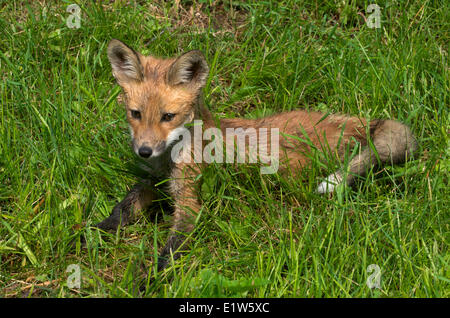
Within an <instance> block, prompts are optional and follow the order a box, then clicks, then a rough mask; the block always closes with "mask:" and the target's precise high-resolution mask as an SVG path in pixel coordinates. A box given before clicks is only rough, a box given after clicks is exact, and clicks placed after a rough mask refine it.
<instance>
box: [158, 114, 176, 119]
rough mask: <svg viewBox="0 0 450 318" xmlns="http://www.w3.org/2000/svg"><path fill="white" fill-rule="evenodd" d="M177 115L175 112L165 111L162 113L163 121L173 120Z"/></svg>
mask: <svg viewBox="0 0 450 318" xmlns="http://www.w3.org/2000/svg"><path fill="white" fill-rule="evenodd" d="M174 117H175V114H172V113H165V114H164V115H162V118H161V121H171V120H172V119H173V118H174Z"/></svg>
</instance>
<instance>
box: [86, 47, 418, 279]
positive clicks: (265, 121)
mask: <svg viewBox="0 0 450 318" xmlns="http://www.w3.org/2000/svg"><path fill="white" fill-rule="evenodd" d="M107 56H108V60H109V62H110V64H111V69H112V75H113V76H114V78H115V80H116V82H117V84H118V85H119V86H120V87H121V90H122V93H123V96H124V104H125V108H126V117H127V121H128V125H129V129H130V134H131V146H132V149H133V151H134V153H135V154H136V155H137V156H138V157H140V158H141V159H143V160H144V161H145V162H146V165H147V166H148V167H150V169H149V171H148V173H149V177H148V179H146V180H145V181H143V182H138V183H136V184H135V185H134V186H133V187H132V188H131V190H130V191H129V192H128V194H127V195H126V196H125V197H124V199H123V200H122V201H120V202H119V203H118V204H117V205H116V206H115V207H114V208H113V209H112V212H111V214H110V215H109V216H108V217H107V218H106V219H104V220H103V221H101V222H100V223H98V224H96V225H95V227H96V228H99V229H101V230H105V231H110V230H117V228H118V227H123V226H126V225H127V224H129V223H130V222H132V221H133V220H134V219H135V218H136V215H137V214H138V213H139V212H140V211H143V210H145V209H147V208H149V207H150V206H152V205H153V204H155V202H158V200H159V199H160V193H159V192H158V191H156V189H155V188H156V187H155V184H156V183H157V182H158V180H165V179H168V180H169V182H168V187H167V191H168V192H169V194H170V196H171V197H172V199H173V212H172V213H173V218H172V225H171V229H170V233H169V236H168V239H167V242H166V244H165V246H164V247H162V249H160V252H159V254H158V257H157V264H156V265H157V266H156V267H157V270H158V271H161V270H163V269H164V268H166V267H167V266H168V265H170V263H171V260H172V259H173V260H174V261H175V260H177V259H178V258H179V257H180V256H181V255H182V254H183V252H184V249H185V247H184V246H185V244H188V243H187V242H188V241H189V237H190V236H191V233H192V232H193V231H194V229H195V224H196V222H197V218H198V216H199V211H200V210H201V207H202V204H201V202H200V199H199V195H198V194H199V191H200V187H199V183H200V182H201V178H197V176H198V175H199V174H200V171H201V170H200V169H201V167H202V164H197V163H192V162H188V161H183V160H174V158H173V155H171V154H172V153H173V149H174V146H176V145H177V144H178V143H180V142H182V138H180V132H182V131H186V130H188V131H192V130H193V129H194V128H195V127H193V126H192V125H190V124H192V123H193V122H194V121H196V120H201V121H202V123H203V126H202V129H203V130H205V129H208V128H213V127H216V128H219V129H220V130H221V131H223V132H224V133H226V132H227V128H242V129H248V128H267V129H272V128H276V129H278V130H279V131H280V133H281V134H282V135H284V136H294V137H298V138H281V139H280V140H279V147H280V148H281V150H282V151H281V154H280V156H281V158H280V163H281V165H280V173H283V171H286V170H289V171H292V172H293V173H299V172H300V171H301V169H302V168H304V167H306V166H308V165H309V164H311V156H310V154H311V152H313V151H319V152H325V151H330V152H331V153H335V154H337V157H338V158H343V157H344V155H345V151H346V149H347V151H348V147H349V146H355V145H359V149H360V150H359V151H358V153H357V154H356V155H354V156H353V157H352V158H351V159H350V161H349V162H348V164H347V166H346V167H341V168H340V169H339V170H337V171H335V172H334V173H332V174H331V175H329V176H328V177H326V178H325V180H324V181H323V182H321V183H320V184H319V185H318V186H317V192H318V193H320V194H325V193H333V191H335V189H336V187H337V186H339V185H341V184H346V185H347V186H351V185H352V184H353V183H354V182H355V180H356V178H358V177H362V176H364V175H365V174H366V173H367V171H368V170H369V169H371V168H373V167H380V166H383V165H387V164H398V163H404V162H405V161H406V160H408V159H410V158H413V156H414V154H415V153H416V151H417V149H418V143H417V141H416V138H415V137H414V135H413V133H412V131H411V129H410V128H409V127H408V126H406V125H404V124H403V123H401V122H399V121H396V120H391V119H371V120H368V119H365V118H360V117H357V116H350V115H345V114H328V115H325V114H324V113H322V112H316V111H309V110H304V109H297V110H293V111H289V112H282V113H278V114H274V115H271V116H267V117H263V118H259V119H246V118H220V119H217V118H215V117H214V116H213V115H212V113H211V112H210V111H209V110H208V108H207V107H206V105H205V102H204V97H203V89H204V87H205V85H206V83H207V79H208V76H209V66H208V63H207V61H206V58H205V56H204V54H203V53H202V52H201V51H198V50H192V51H189V52H186V53H184V54H182V55H180V56H177V57H172V58H160V57H156V56H152V55H147V56H145V55H143V54H141V53H139V52H137V51H135V50H134V49H132V48H131V47H129V46H128V45H127V44H125V43H124V42H122V41H120V40H117V39H112V40H111V41H110V42H109V44H108V47H107ZM218 126H219V127H218ZM183 138H184V137H183ZM267 142H270V140H269V139H267ZM324 145H325V146H324ZM201 146H202V147H203V146H204V145H203V144H202V145H201ZM179 155H180V156H182V154H181V152H180V154H179Z"/></svg>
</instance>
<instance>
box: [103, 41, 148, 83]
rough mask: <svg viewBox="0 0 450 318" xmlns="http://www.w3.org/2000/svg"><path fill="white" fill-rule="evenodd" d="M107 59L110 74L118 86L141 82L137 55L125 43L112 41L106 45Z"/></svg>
mask: <svg viewBox="0 0 450 318" xmlns="http://www.w3.org/2000/svg"><path fill="white" fill-rule="evenodd" d="M108 59H109V62H110V63H111V67H112V72H113V75H114V77H115V78H116V80H117V82H119V84H123V83H127V82H130V81H137V82H140V81H142V80H143V77H144V75H143V70H142V64H141V61H140V59H139V54H138V53H136V52H135V51H134V50H133V49H132V48H130V47H128V46H127V45H126V44H125V43H123V42H121V41H119V40H116V39H113V40H111V42H109V44H108Z"/></svg>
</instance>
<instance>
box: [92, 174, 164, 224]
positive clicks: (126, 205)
mask: <svg viewBox="0 0 450 318" xmlns="http://www.w3.org/2000/svg"><path fill="white" fill-rule="evenodd" d="M155 198H156V194H155V192H154V190H152V189H151V187H150V186H149V185H146V184H141V183H138V184H136V185H135V186H134V187H133V188H132V189H131V190H130V191H129V192H128V194H127V195H126V196H125V198H124V199H123V200H122V201H121V202H119V203H118V204H117V205H116V206H115V207H114V208H113V210H112V212H111V215H110V216H109V217H107V218H106V219H104V220H103V221H101V222H100V223H98V224H96V225H95V227H96V228H99V229H102V230H116V229H117V228H118V227H119V226H125V225H127V224H128V223H130V222H131V221H132V219H133V218H134V217H135V214H136V212H137V211H139V210H142V209H145V208H147V207H148V206H150V205H151V203H152V202H153V200H154V199H155Z"/></svg>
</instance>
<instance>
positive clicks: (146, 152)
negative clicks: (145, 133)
mask: <svg viewBox="0 0 450 318" xmlns="http://www.w3.org/2000/svg"><path fill="white" fill-rule="evenodd" d="M138 152H139V156H141V157H142V158H148V157H150V156H151V155H152V152H153V150H152V148H150V147H146V146H143V147H141V148H139V151H138Z"/></svg>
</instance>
